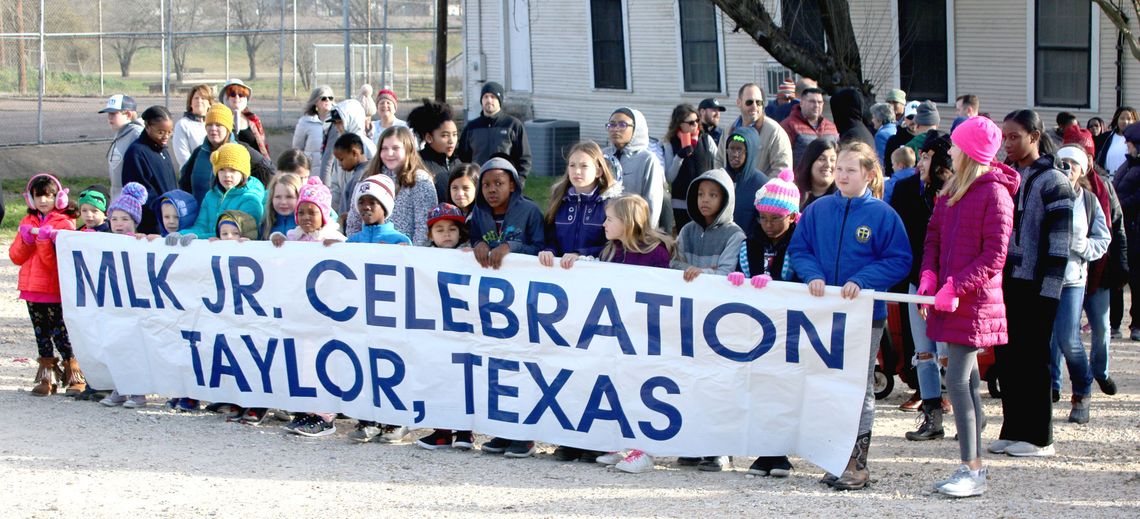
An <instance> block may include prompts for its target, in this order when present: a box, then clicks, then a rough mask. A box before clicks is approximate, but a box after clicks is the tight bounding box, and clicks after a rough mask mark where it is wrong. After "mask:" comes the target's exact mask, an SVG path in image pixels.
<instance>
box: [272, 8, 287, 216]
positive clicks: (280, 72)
mask: <svg viewBox="0 0 1140 519" xmlns="http://www.w3.org/2000/svg"><path fill="white" fill-rule="evenodd" d="M277 56H278V58H277V126H278V127H281V126H284V125H285V115H284V114H283V113H282V112H283V111H284V110H285V101H284V100H283V98H284V97H285V0H281V34H280V35H279V36H278V39H277ZM270 196H272V195H270Z"/></svg>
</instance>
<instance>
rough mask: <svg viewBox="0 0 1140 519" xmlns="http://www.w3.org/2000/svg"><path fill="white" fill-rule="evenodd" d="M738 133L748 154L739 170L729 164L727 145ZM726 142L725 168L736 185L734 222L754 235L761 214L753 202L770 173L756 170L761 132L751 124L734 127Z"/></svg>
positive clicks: (747, 232) (750, 234) (747, 234)
mask: <svg viewBox="0 0 1140 519" xmlns="http://www.w3.org/2000/svg"><path fill="white" fill-rule="evenodd" d="M736 135H739V136H741V137H743V138H744V149H745V150H746V151H745V153H746V154H747V156H746V157H745V158H744V165H743V166H741V167H740V170H739V171H737V170H735V169H733V168H732V166H731V165H729V164H728V150H727V147H728V145H729V144H730V143H732V138H733V137H734V136H736ZM724 142H725V148H726V149H725V160H724V162H725V164H724V170H725V171H726V172H728V177H729V178H731V179H732V183H733V185H735V186H736V189H735V190H734V193H735V195H736V197H735V198H736V207H735V208H734V209H733V210H732V222H733V223H735V224H736V225H737V226H739V227H740V229H741V230H743V231H744V235H745V236H752V233H753V232H755V231H756V219H757V218H759V216H760V214H759V213H757V212H756V204H754V203H753V202H754V201H755V200H756V191H758V190H759V189H760V188H761V187H762V186H763V185H764V184H767V183H768V175H766V174H764V173H762V172H760V171H757V170H756V156H757V155H759V153H760V134H759V133H757V132H756V129H755V128H753V127H751V126H741V127H738V128H733V129H732V133H731V134H729V136H728V139H726V140H725V141H724Z"/></svg>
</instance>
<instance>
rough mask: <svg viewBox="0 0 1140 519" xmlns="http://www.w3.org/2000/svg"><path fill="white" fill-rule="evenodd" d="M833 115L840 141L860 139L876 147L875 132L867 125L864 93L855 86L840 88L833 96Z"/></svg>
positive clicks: (872, 147)
mask: <svg viewBox="0 0 1140 519" xmlns="http://www.w3.org/2000/svg"><path fill="white" fill-rule="evenodd" d="M831 115H832V119H833V120H834V121H835V128H836V129H838V130H839V141H840V142H844V141H850V140H855V141H860V142H863V143H866V144H867V145H868V146H870V147H871V149H874V148H875V134H873V133H871V130H870V129H869V128H868V127H867V118H866V115H865V114H864V113H863V94H862V93H860V92H859V91H858V90H856V89H854V88H850V87H848V88H843V89H840V90H839V91H838V92H836V93H835V95H833V96H831Z"/></svg>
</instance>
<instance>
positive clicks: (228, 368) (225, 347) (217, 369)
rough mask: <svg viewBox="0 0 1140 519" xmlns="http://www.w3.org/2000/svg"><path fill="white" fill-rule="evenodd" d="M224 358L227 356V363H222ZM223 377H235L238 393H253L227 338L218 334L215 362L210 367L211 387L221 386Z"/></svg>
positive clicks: (215, 346)
mask: <svg viewBox="0 0 1140 519" xmlns="http://www.w3.org/2000/svg"><path fill="white" fill-rule="evenodd" d="M223 356H225V362H223V361H222V357H223ZM222 375H229V376H231V377H233V379H234V383H235V384H237V387H238V391H241V392H242V393H249V392H250V391H251V390H250V388H249V382H247V381H246V380H245V375H244V374H242V372H241V366H239V365H238V363H237V359H235V358H234V352H232V351H230V345H229V344H228V343H226V336H225V335H222V334H218V335H217V337H215V338H214V362H213V365H212V366H211V367H210V387H212V388H217V387H218V386H219V385H220V384H221V379H222Z"/></svg>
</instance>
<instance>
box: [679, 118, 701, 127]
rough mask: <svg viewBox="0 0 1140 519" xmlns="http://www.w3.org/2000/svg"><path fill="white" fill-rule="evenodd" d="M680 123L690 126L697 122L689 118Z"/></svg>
mask: <svg viewBox="0 0 1140 519" xmlns="http://www.w3.org/2000/svg"><path fill="white" fill-rule="evenodd" d="M681 124H685V125H689V126H692V125H694V124H697V119H690V120H688V121H681Z"/></svg>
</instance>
